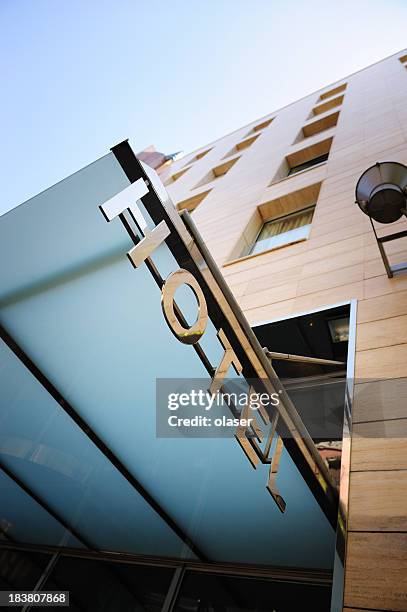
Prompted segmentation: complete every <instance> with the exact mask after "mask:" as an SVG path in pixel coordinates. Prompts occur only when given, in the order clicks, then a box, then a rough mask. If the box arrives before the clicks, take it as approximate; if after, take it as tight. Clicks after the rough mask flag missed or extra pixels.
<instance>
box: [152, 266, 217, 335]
mask: <svg viewBox="0 0 407 612" xmlns="http://www.w3.org/2000/svg"><path fill="white" fill-rule="evenodd" d="M181 285H188V287H190V288H191V289H192V291H193V293H194V295H195V297H196V300H197V302H198V316H197V319H196V321H195V323H194V324H193V325H192V326H189V325H188V323H187V322H186V321H185V318H184V317H183V315H182V312H181V310H180V309H179V308H178V307H177V306H176V304H175V303H174V296H175V292H176V290H177V289H178V287H180V286H181ZM161 307H162V309H163V313H164V317H165V320H166V321H167V323H168V326H169V328H170V329H171V331H172V333H173V334H174V336H175V337H176V338H178V340H179V341H180V342H183V343H184V344H195V343H196V342H198V341H199V340H200V339H201V338H202V336H203V334H204V332H205V329H206V325H207V322H208V308H207V306H206V300H205V296H204V294H203V291H202V289H201V287H200V286H199V283H198V281H197V280H196V278H195V276H193V275H192V274H191V273H190V272H188V270H184V269H183V268H180V269H179V270H176V272H172V273H171V274H170V275H169V276H168V278H167V279H166V281H165V283H164V285H163V288H162V290H161ZM176 310H177V313H178V315H179V316H177V315H176V312H175V311H176Z"/></svg>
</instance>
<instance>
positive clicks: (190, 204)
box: [177, 189, 210, 212]
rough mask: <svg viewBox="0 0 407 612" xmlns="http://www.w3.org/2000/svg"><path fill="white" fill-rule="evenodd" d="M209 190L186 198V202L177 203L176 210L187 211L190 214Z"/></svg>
mask: <svg viewBox="0 0 407 612" xmlns="http://www.w3.org/2000/svg"><path fill="white" fill-rule="evenodd" d="M209 192H210V189H208V191H203V192H202V193H198V195H195V196H192V197H191V198H187V199H186V200H182V202H178V204H177V208H178V210H185V209H186V210H189V212H192V211H193V210H195V208H196V207H197V206H199V204H200V203H201V202H202V200H203V199H204V198H206V196H207V195H208V193H209Z"/></svg>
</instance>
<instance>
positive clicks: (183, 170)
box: [164, 166, 190, 187]
mask: <svg viewBox="0 0 407 612" xmlns="http://www.w3.org/2000/svg"><path fill="white" fill-rule="evenodd" d="M189 168H190V166H187V167H186V168H183V169H182V170H178V172H174V174H172V175H171V176H170V178H169V179H168V180H167V181H166V182H165V183H164V185H165V186H166V187H167V186H168V185H171V183H173V182H174V181H176V180H177V179H179V178H181V176H182V175H183V174H185V172H187V170H189Z"/></svg>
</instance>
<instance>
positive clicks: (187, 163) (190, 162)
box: [184, 147, 212, 167]
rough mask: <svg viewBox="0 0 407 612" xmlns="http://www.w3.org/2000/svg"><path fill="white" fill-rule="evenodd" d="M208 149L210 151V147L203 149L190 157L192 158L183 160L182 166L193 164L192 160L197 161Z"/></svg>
mask: <svg viewBox="0 0 407 612" xmlns="http://www.w3.org/2000/svg"><path fill="white" fill-rule="evenodd" d="M210 151H212V147H211V148H210V149H205V150H204V151H200V152H199V153H196V154H195V156H194V157H192V159H189V160H188V161H187V162H185V164H184V167H185V166H189V165H190V164H193V163H194V162H197V161H199V160H200V159H202V158H203V157H205V155H207V154H208V153H209V152H210Z"/></svg>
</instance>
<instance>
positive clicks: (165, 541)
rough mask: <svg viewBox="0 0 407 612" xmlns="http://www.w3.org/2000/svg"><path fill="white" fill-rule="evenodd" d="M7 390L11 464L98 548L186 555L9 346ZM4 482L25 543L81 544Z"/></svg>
mask: <svg viewBox="0 0 407 612" xmlns="http://www.w3.org/2000/svg"><path fill="white" fill-rule="evenodd" d="M0 388H1V430H0V460H1V462H2V463H3V465H5V466H7V468H8V469H9V470H10V471H11V472H12V473H13V474H15V475H17V476H18V477H19V478H20V479H21V480H22V481H23V482H24V483H25V484H27V485H28V486H29V487H30V488H31V490H33V491H34V492H35V493H36V494H37V495H39V497H40V498H41V499H43V500H44V501H45V502H46V503H47V504H48V505H49V506H50V507H51V508H52V509H53V511H55V512H56V513H57V514H58V515H59V516H61V517H62V518H63V519H64V520H65V521H66V522H67V523H68V524H69V525H73V526H74V528H75V530H76V531H77V532H79V533H80V534H81V535H82V536H83V538H84V539H85V540H86V541H87V542H89V543H90V544H91V545H92V546H94V547H95V548H102V549H103V548H105V549H112V550H131V551H133V552H137V553H145V554H160V555H174V556H176V555H181V556H182V550H183V549H184V545H183V543H182V542H181V541H180V540H179V539H178V538H177V536H176V535H175V534H174V533H173V532H172V531H171V530H170V529H169V527H167V525H166V524H165V523H164V522H163V521H162V520H161V518H160V517H159V516H158V515H157V514H156V513H155V512H154V511H153V510H152V509H151V508H150V506H149V505H148V504H147V503H146V502H145V501H144V499H143V498H142V497H141V496H140V495H139V494H138V493H137V492H136V491H135V490H134V489H133V487H132V486H131V485H130V484H129V483H128V482H127V481H126V480H125V479H124V478H123V477H122V476H121V474H120V473H119V472H118V471H117V470H116V469H115V468H114V467H113V466H112V464H111V463H110V462H109V461H108V460H107V459H106V457H105V456H104V455H102V453H101V452H100V451H99V450H98V449H97V448H96V447H95V446H94V445H93V443H92V442H91V441H90V440H89V439H88V438H87V437H86V436H85V434H84V433H83V432H82V431H81V430H80V429H79V428H78V427H77V426H76V425H75V423H74V422H73V421H72V420H71V419H70V417H69V416H68V415H67V414H66V413H65V412H64V411H63V410H62V409H61V407H60V406H59V405H58V404H57V403H56V402H55V401H54V400H53V399H52V397H51V396H50V395H49V394H48V393H47V392H46V391H45V389H44V388H43V387H42V386H41V385H40V384H39V383H38V382H37V381H36V380H35V379H34V378H33V377H32V376H31V375H30V373H29V372H28V370H27V369H26V368H25V367H24V366H23V365H22V364H21V362H20V361H19V360H18V359H17V357H15V355H14V354H13V353H11V351H10V350H9V349H8V347H6V346H5V345H4V344H2V343H0ZM0 484H1V485H2V487H4V489H3V490H4V493H5V498H4V500H3V499H2V500H1V502H0V508H2V509H3V507H5V508H6V510H5V513H6V514H5V516H6V520H9V519H8V518H7V517H8V516H10V517H11V519H10V520H11V521H13V520H15V521H16V524H15V525H12V529H11V533H15V534H16V536H17V537H18V539H19V540H20V541H25V542H38V543H42V544H54V545H58V544H65V545H68V546H76V545H78V544H77V541H76V540H74V541H72V540H71V539H68V541H66V542H62V541H61V538H62V535H63V529H62V527H60V528H58V525H56V524H55V521H54V520H53V519H52V518H51V517H50V516H47V515H46V513H45V511H43V510H41V508H38V505H37V504H35V502H33V501H32V500H30V498H28V503H26V501H27V499H26V498H27V496H26V495H25V494H22V493H21V490H20V489H18V487H17V486H16V485H14V483H12V482H10V481H9V479H7V478H3V479H1V480H0ZM8 512H10V514H8ZM186 554H188V552H186ZM189 556H191V555H189Z"/></svg>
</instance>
